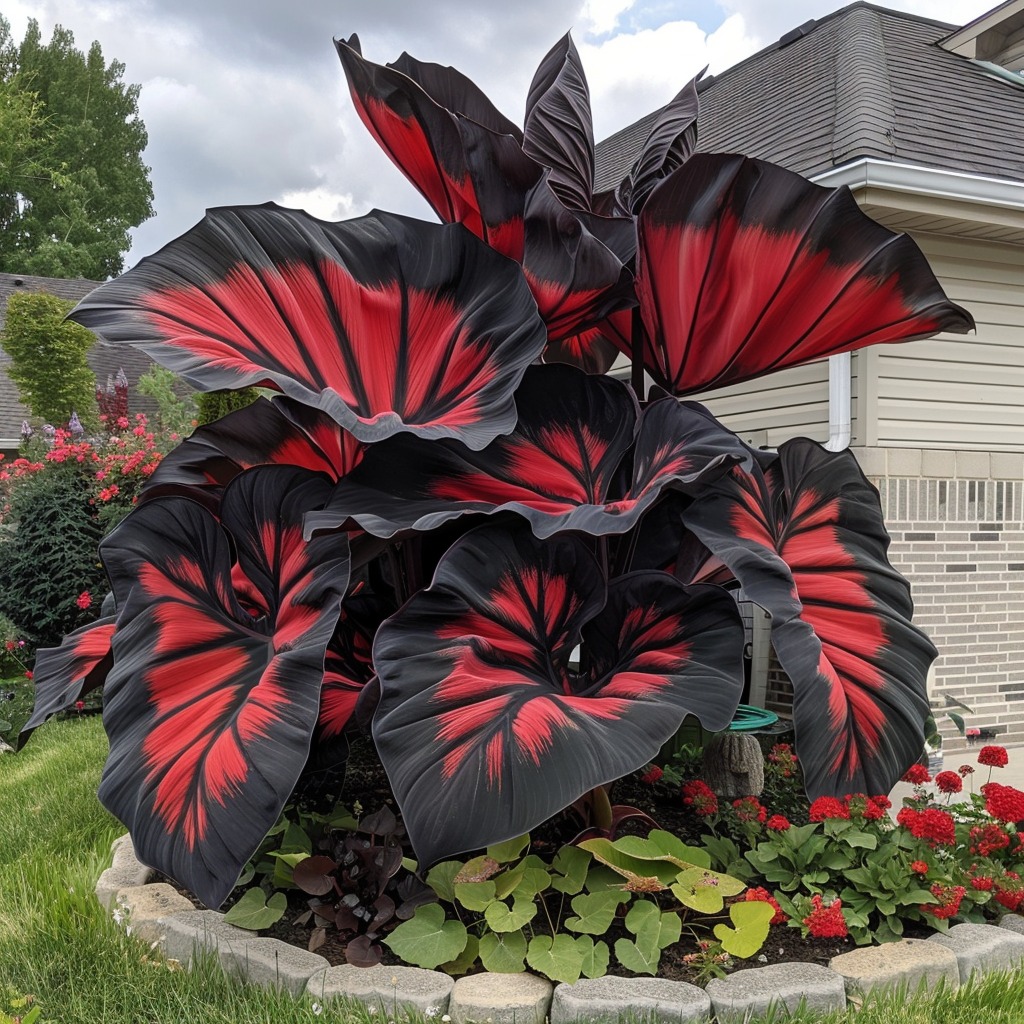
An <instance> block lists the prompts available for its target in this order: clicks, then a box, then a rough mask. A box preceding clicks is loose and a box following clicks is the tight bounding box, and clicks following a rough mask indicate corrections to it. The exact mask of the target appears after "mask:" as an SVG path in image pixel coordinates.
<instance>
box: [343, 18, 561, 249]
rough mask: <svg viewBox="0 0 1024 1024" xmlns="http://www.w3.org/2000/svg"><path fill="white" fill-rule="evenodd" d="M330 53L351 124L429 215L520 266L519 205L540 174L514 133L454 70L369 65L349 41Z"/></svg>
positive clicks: (407, 62)
mask: <svg viewBox="0 0 1024 1024" xmlns="http://www.w3.org/2000/svg"><path fill="white" fill-rule="evenodd" d="M335 46H336V48H337V50H338V56H339V57H340V58H341V64H342V67H343V68H344V70H345V75H346V77H347V78H348V83H349V90H350V92H351V94H352V101H353V103H354V104H355V108H356V111H357V113H358V114H359V117H360V118H361V120H362V121H363V123H364V124H365V125H366V127H367V129H368V130H369V132H370V134H371V135H372V136H373V137H374V139H375V140H376V141H377V143H378V145H380V147H381V148H382V149H383V150H384V152H385V153H387V155H388V156H389V157H390V158H391V160H392V161H393V162H394V163H395V165H396V166H397V167H398V169H399V170H400V171H402V173H403V174H405V176H406V177H407V178H408V179H409V181H411V182H412V184H413V185H414V186H415V187H416V188H417V189H418V190H419V191H420V193H421V194H422V195H423V197H424V199H426V200H427V202H428V203H430V205H431V206H432V207H433V209H434V210H435V211H436V212H437V215H438V216H439V217H440V218H441V219H442V220H444V221H446V222H448V223H456V224H462V225H464V226H465V227H467V228H468V229H469V230H470V231H472V232H473V234H475V235H476V236H477V237H478V238H481V239H483V240H484V241H485V242H487V243H488V245H490V246H492V247H493V248H495V249H497V250H498V251H499V252H500V253H502V254H503V255H505V256H509V257H511V258H512V259H515V260H521V259H522V253H523V210H524V202H523V197H524V196H525V194H526V193H527V192H528V191H529V189H531V188H532V187H533V186H534V185H535V184H536V183H537V181H538V180H539V179H540V175H541V173H542V168H541V167H540V166H539V165H538V164H536V163H535V162H534V161H533V160H531V159H530V158H529V157H527V156H526V155H525V154H524V153H523V149H522V132H520V130H519V129H518V128H517V127H516V126H515V125H514V124H512V122H511V121H509V120H507V119H506V118H505V117H503V116H502V115H501V114H500V113H499V112H498V111H497V109H496V108H495V107H494V106H493V105H492V104H491V102H490V101H489V100H488V99H487V98H486V97H485V96H484V95H483V93H482V92H480V90H479V89H478V88H477V87H476V86H475V85H474V84H473V83H472V82H471V81H470V80H469V79H468V78H466V77H465V76H464V75H461V74H459V72H458V71H456V70H455V69H454V68H442V67H439V66H438V65H436V64H426V63H423V62H420V61H417V60H415V59H414V58H412V57H410V56H409V55H408V54H402V56H401V57H400V58H399V59H398V60H397V61H395V62H394V64H391V65H387V66H382V65H380V64H374V63H373V62H372V61H368V60H366V59H365V58H364V57H363V55H362V52H361V49H360V46H359V39H358V37H357V36H354V35H353V36H352V37H351V38H350V39H348V40H336V41H335Z"/></svg>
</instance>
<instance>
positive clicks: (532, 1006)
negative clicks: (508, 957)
mask: <svg viewBox="0 0 1024 1024" xmlns="http://www.w3.org/2000/svg"><path fill="white" fill-rule="evenodd" d="M553 990H554V986H553V985H552V984H551V982H550V981H547V980H545V979H544V978H538V977H537V976H536V975H535V974H473V975H470V977H468V978H459V979H458V980H457V981H456V982H455V984H454V985H453V986H452V994H451V999H450V1001H449V1003H448V1013H449V1014H450V1015H451V1018H452V1021H453V1022H454V1024H467V1022H469V1021H476V1022H484V1021H486V1022H488V1024H544V1021H545V1018H546V1017H547V1015H548V1009H549V1008H550V1006H551V993H552V992H553Z"/></svg>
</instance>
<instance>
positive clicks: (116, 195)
mask: <svg viewBox="0 0 1024 1024" xmlns="http://www.w3.org/2000/svg"><path fill="white" fill-rule="evenodd" d="M124 70H125V68H124V64H122V63H121V62H120V61H116V60H112V61H110V63H109V64H108V63H107V62H106V60H105V59H104V57H103V51H102V49H101V48H100V44H99V43H98V42H94V43H93V44H92V46H90V47H89V51H88V53H83V52H82V51H81V50H79V49H77V48H76V47H75V39H74V35H73V34H72V33H71V32H70V31H69V30H68V29H65V28H63V27H62V26H60V25H58V26H56V28H54V30H53V36H52V38H51V39H50V41H49V43H44V42H43V39H42V35H41V33H40V30H39V24H38V23H37V22H36V21H35V20H34V19H33V20H31V21H29V23H28V28H27V30H26V32H25V38H24V39H23V40H22V41H21V43H20V44H19V43H16V42H15V41H14V39H13V38H12V36H11V29H10V24H9V23H8V22H7V21H6V20H5V19H4V18H3V17H2V16H0V270H3V271H6V272H8V273H22V274H39V275H42V276H46V277H85V278H91V279H94V280H102V279H104V278H107V277H113V276H116V275H117V274H119V273H120V272H121V271H122V270H123V267H124V254H125V253H126V252H127V251H128V248H129V246H130V244H131V243H130V239H129V235H128V231H129V229H130V228H133V227H136V226H137V225H139V224H141V223H142V222H143V221H144V220H146V219H147V218H149V217H150V216H152V214H153V206H152V200H153V188H152V185H151V184H150V180H149V168H148V167H147V166H146V165H145V164H144V163H143V161H142V151H143V149H145V146H146V142H147V135H146V128H145V125H144V124H143V123H142V120H141V118H140V117H139V108H138V99H139V86H138V85H129V84H126V83H125V82H123V81H122V76H123V75H124Z"/></svg>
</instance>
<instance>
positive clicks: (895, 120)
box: [596, 3, 1024, 189]
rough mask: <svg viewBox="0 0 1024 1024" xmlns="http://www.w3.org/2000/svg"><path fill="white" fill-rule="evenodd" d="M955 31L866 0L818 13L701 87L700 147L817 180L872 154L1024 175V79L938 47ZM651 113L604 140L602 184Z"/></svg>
mask: <svg viewBox="0 0 1024 1024" xmlns="http://www.w3.org/2000/svg"><path fill="white" fill-rule="evenodd" d="M956 29H957V26H954V25H948V24H945V23H943V22H938V21H932V20H930V19H927V18H920V17H916V16H914V15H909V14H901V13H898V12H896V11H889V10H886V9H884V8H882V7H876V6H874V5H873V4H867V3H855V4H851V5H850V6H849V7H844V8H843V9H842V10H839V11H836V12H835V13H834V14H830V15H828V16H827V17H824V18H820V19H818V20H817V21H809V22H807V23H806V24H804V25H802V26H800V27H799V28H797V29H794V30H793V31H792V32H788V33H787V34H786V35H784V36H783V37H782V38H781V39H780V40H779V41H778V42H777V43H773V44H772V45H771V46H768V47H766V48H765V49H763V50H761V51H760V52H759V53H756V54H754V55H753V56H751V57H748V58H747V59H746V60H744V61H742V62H741V63H739V64H737V65H735V66H734V67H732V68H729V69H728V70H727V71H725V72H723V73H722V74H720V75H717V76H715V77H713V78H712V79H711V80H710V81H706V82H704V83H702V84H701V86H700V87H699V91H700V105H701V106H700V119H699V122H698V130H699V136H698V138H699V141H698V149H700V150H702V151H704V152H740V153H744V154H746V155H747V156H752V157H759V158H761V159H764V160H770V161H773V162H775V163H779V164H782V165H783V166H784V167H787V168H789V169H790V170H794V171H797V172H799V173H801V174H804V175H806V176H808V177H814V176H815V175H818V174H821V173H822V172H824V171H827V170H829V169H831V168H833V167H840V166H842V165H844V164H849V163H851V162H853V161H856V160H859V159H864V158H867V159H876V160H886V161H893V162H896V163H901V164H911V165H915V166H920V167H925V168H933V169H937V170H943V171H957V172H961V173H967V174H978V175H984V176H985V177H988V178H1002V179H1007V180H1010V181H1014V182H1024V78H1022V79H1021V82H1020V84H1019V85H1018V84H1015V82H1014V81H1012V80H1011V79H1012V76H1010V75H1009V74H1008V73H1005V74H1004V75H1003V76H1000V75H997V74H994V73H993V71H992V69H991V68H987V67H985V66H984V65H983V64H980V63H978V62H977V61H974V60H971V59H969V58H967V57H965V56H963V55H961V54H960V53H954V52H950V51H949V50H947V49H943V48H942V47H941V46H940V45H938V44H939V42H940V40H944V39H946V38H947V37H949V36H950V34H951V33H953V32H955V31H956ZM654 117H655V115H654V114H653V113H652V114H650V115H648V116H647V117H645V118H643V119H642V120H640V121H637V122H636V123H635V124H632V125H630V126H629V127H628V128H625V129H623V130H622V131H620V132H618V133H616V134H615V135H612V136H611V137H610V138H608V139H606V140H605V141H604V142H602V143H601V144H600V145H599V146H598V162H597V166H598V171H597V181H596V187H597V188H598V189H605V188H609V187H612V186H614V185H615V184H617V183H618V182H619V181H620V180H621V179H622V177H623V176H624V175H625V174H626V173H627V172H628V171H629V168H630V166H631V165H632V163H633V161H634V160H635V159H636V156H637V154H638V153H639V150H640V147H641V146H642V144H643V141H644V139H645V138H646V137H647V133H648V132H649V130H650V127H651V124H652V122H653V121H654Z"/></svg>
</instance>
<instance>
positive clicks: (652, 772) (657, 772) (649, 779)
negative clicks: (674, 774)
mask: <svg viewBox="0 0 1024 1024" xmlns="http://www.w3.org/2000/svg"><path fill="white" fill-rule="evenodd" d="M664 774H665V773H664V772H663V771H662V770H661V768H659V767H658V766H657V765H656V764H652V765H651V767H650V768H648V769H647V771H645V772H644V773H643V775H641V776H640V781H641V782H646V783H647V785H648V786H653V785H654V783H656V782H657V781H658V779H660V778H661V777H662V775H664Z"/></svg>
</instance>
